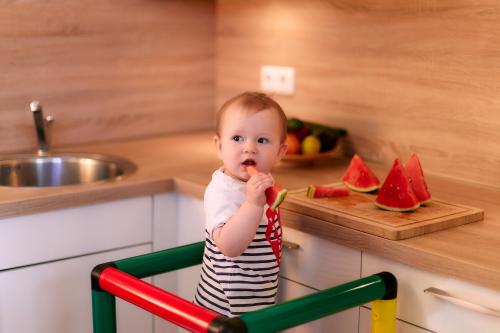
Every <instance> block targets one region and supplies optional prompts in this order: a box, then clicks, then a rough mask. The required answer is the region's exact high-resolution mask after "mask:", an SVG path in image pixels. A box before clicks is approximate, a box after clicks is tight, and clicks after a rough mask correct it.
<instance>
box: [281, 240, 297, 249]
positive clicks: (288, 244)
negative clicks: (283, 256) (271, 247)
mask: <svg viewBox="0 0 500 333" xmlns="http://www.w3.org/2000/svg"><path fill="white" fill-rule="evenodd" d="M283 248H285V249H287V250H297V249H298V248H300V245H299V244H297V243H293V242H289V241H286V240H283Z"/></svg>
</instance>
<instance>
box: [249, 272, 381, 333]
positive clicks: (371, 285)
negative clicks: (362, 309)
mask: <svg viewBox="0 0 500 333" xmlns="http://www.w3.org/2000/svg"><path fill="white" fill-rule="evenodd" d="M385 293H386V285H385V282H384V280H383V279H382V278H381V277H380V276H379V275H370V276H368V277H365V278H362V279H359V280H356V281H352V282H348V283H345V284H342V285H339V286H336V287H333V288H330V289H325V290H322V291H318V292H316V293H314V294H311V295H307V296H304V297H301V298H298V299H294V300H291V301H287V302H285V303H280V304H276V305H273V306H270V307H268V308H264V309H262V310H257V311H252V312H247V313H245V314H242V315H241V316H240V318H241V320H243V322H244V323H245V326H246V327H247V332H248V333H271V332H279V331H282V330H285V329H287V328H290V327H293V326H297V325H300V324H303V323H306V322H309V321H313V320H316V319H318V318H321V317H325V316H327V315H329V314H332V313H336V312H340V311H342V310H345V309H348V308H351V307H353V306H357V305H360V304H364V303H366V302H369V301H372V300H374V299H378V298H381V297H383V296H384V295H385Z"/></svg>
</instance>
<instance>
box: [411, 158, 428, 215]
mask: <svg viewBox="0 0 500 333" xmlns="http://www.w3.org/2000/svg"><path fill="white" fill-rule="evenodd" d="M405 169H406V172H407V173H408V177H410V182H411V186H412V189H413V192H414V193H415V195H416V196H417V199H418V201H420V204H421V205H424V204H426V203H429V202H430V201H431V194H430V193H429V190H428V189H427V183H426V182H425V179H424V171H423V170H422V166H421V165H420V161H419V159H418V157H417V154H415V153H413V154H411V157H410V159H409V160H408V162H406V165H405Z"/></svg>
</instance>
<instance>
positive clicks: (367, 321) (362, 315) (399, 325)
mask: <svg viewBox="0 0 500 333" xmlns="http://www.w3.org/2000/svg"><path fill="white" fill-rule="evenodd" d="M371 328H372V313H371V310H370V309H366V308H364V307H360V310H359V333H370V332H371ZM396 332H397V333H433V332H431V331H428V330H425V329H423V328H421V327H417V326H415V325H412V324H408V323H405V322H404V321H401V320H396Z"/></svg>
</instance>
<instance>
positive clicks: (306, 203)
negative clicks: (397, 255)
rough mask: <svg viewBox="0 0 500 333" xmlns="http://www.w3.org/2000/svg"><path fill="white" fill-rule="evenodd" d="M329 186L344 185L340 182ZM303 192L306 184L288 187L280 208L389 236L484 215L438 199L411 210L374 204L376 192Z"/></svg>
mask: <svg viewBox="0 0 500 333" xmlns="http://www.w3.org/2000/svg"><path fill="white" fill-rule="evenodd" d="M327 186H330V185H327ZM331 186H338V187H344V185H343V184H331ZM306 193H307V189H306V188H305V189H300V190H294V191H290V192H289V193H288V195H287V198H286V200H285V201H284V202H283V205H282V206H283V208H285V209H288V210H291V211H294V212H297V213H300V214H303V215H307V216H311V217H315V218H318V219H321V220H324V221H328V222H331V223H335V224H339V225H342V226H345V227H349V228H352V229H356V230H359V231H363V232H367V233H370V234H373V235H376V236H380V237H384V238H388V239H392V240H400V239H406V238H411V237H415V236H419V235H423V234H427V233H430V232H434V231H438V230H443V229H447V228H451V227H456V226H459V225H462V224H466V223H470V222H475V221H480V220H482V219H483V217H484V211H483V210H482V209H479V208H474V207H468V206H464V205H459V204H454V203H450V202H446V201H441V200H438V199H432V201H431V202H430V203H429V204H427V205H425V206H421V207H419V208H418V209H416V210H415V211H413V212H391V211H386V210H382V209H379V208H377V207H376V206H375V204H374V201H375V198H376V194H369V193H359V192H353V191H351V193H350V195H348V196H346V197H337V198H324V199H309V198H308V197H307V196H306Z"/></svg>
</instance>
